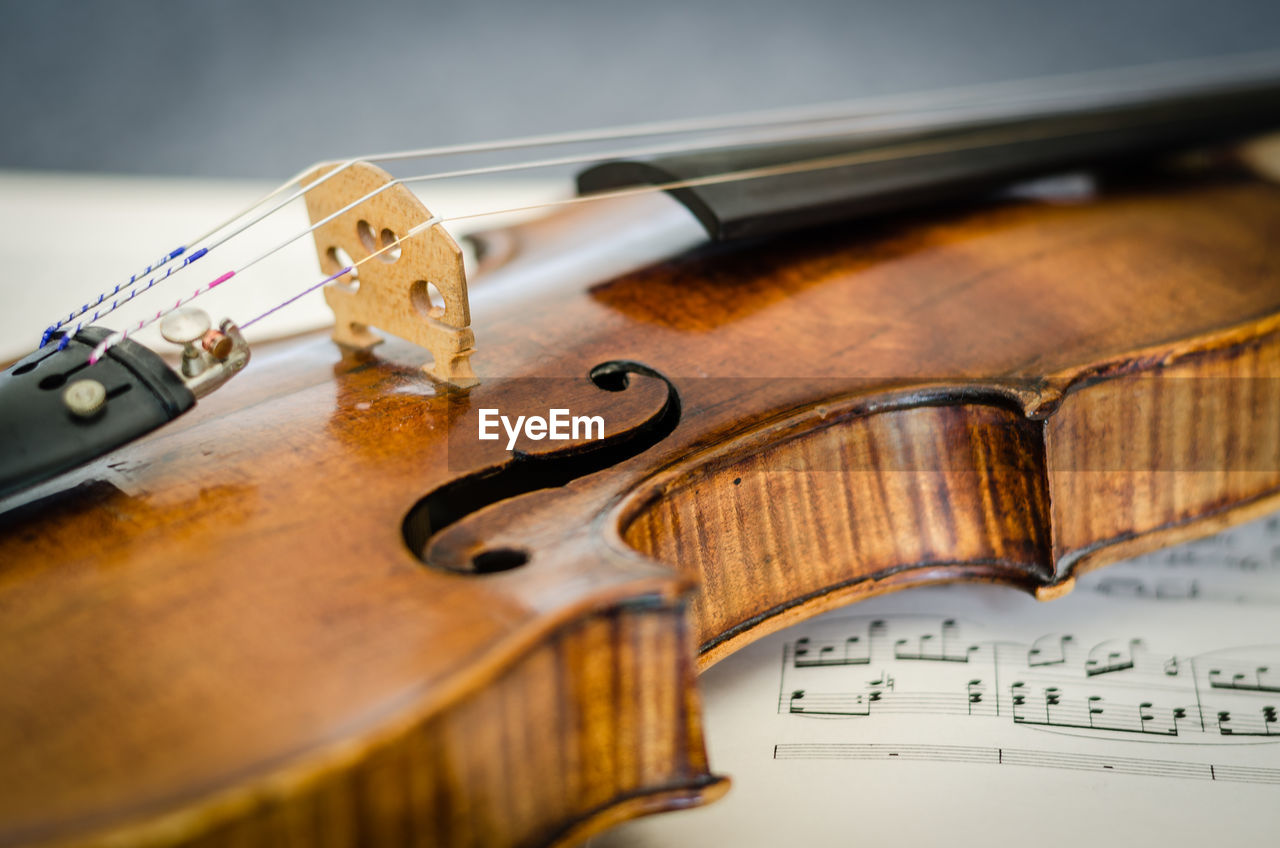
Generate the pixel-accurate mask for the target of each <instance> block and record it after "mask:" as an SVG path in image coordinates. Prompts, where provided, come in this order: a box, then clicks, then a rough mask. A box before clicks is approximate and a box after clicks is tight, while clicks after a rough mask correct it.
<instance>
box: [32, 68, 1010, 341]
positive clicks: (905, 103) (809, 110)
mask: <svg viewBox="0 0 1280 848" xmlns="http://www.w3.org/2000/svg"><path fill="white" fill-rule="evenodd" d="M1027 84H1029V81H1021V80H1020V81H1009V82H1005V83H993V84H984V85H979V86H965V87H954V88H951V89H941V90H935V91H931V92H922V93H920V94H917V95H914V96H913V95H894V96H890V97H883V98H871V99H867V100H860V101H843V102H842V103H833V104H817V105H813V106H807V107H796V108H795V109H793V110H775V111H772V112H760V113H744V114H743V115H741V116H724V117H720V118H711V119H702V120H688V121H670V122H662V123H652V124H637V125H632V126H630V127H621V128H615V129H608V130H586V131H575V132H569V133H557V134H548V135H541V136H528V137H524V138H517V139H508V140H504V141H497V142H486V143H474V144H457V145H448V146H440V147H431V148H420V149H416V150H402V151H394V152H389V153H379V154H373V155H371V156H363V157H357V158H352V159H348V160H346V161H345V162H342V163H340V164H339V165H338V166H337V167H335V168H332V169H330V170H329V171H328V172H326V173H325V174H323V175H322V176H320V177H318V178H317V179H315V180H313V181H311V182H309V183H306V184H305V185H302V186H301V187H300V188H299V189H297V190H296V191H295V192H293V193H292V194H290V195H289V196H288V197H286V198H284V199H283V200H281V201H279V202H278V203H276V204H275V205H274V206H272V207H271V208H270V209H268V210H266V211H265V212H262V213H260V214H259V215H257V216H255V217H252V218H250V220H248V221H246V222H244V223H243V224H242V225H241V226H239V227H237V228H236V229H234V230H232V231H231V232H229V233H226V234H225V235H223V236H222V237H221V238H220V239H218V240H217V241H215V242H213V243H212V244H208V245H205V246H203V247H201V248H200V249H198V250H195V251H193V252H191V253H190V254H187V253H186V251H187V249H188V248H187V246H186V245H182V246H179V247H177V248H175V249H174V250H171V251H170V252H169V253H167V254H166V255H165V256H163V257H161V258H160V259H159V260H157V261H156V262H154V263H152V264H150V265H147V266H146V267H145V268H143V269H142V271H140V272H138V273H136V274H134V275H132V276H131V277H130V278H129V280H128V281H127V282H125V283H122V284H118V285H116V286H115V287H114V288H112V289H110V290H109V291H104V292H102V293H100V294H99V295H98V297H97V298H96V299H93V300H90V301H89V302H87V303H85V304H83V305H82V306H81V307H80V308H79V309H78V310H73V311H72V312H70V313H69V314H68V316H67V317H66V318H62V319H59V320H58V321H56V322H55V323H53V324H51V325H49V326H48V327H47V328H46V329H45V331H44V334H43V335H42V337H41V340H40V346H41V347H43V346H44V345H45V344H47V343H48V341H49V338H50V337H51V336H52V335H53V334H54V333H56V332H58V331H59V330H61V329H62V328H64V327H66V326H68V325H69V324H70V323H71V322H72V321H74V320H75V319H76V318H79V317H80V316H82V315H85V314H86V313H88V312H89V311H90V310H91V309H94V308H95V307H98V306H101V305H102V304H103V302H105V301H106V299H107V298H108V297H111V298H112V301H111V303H110V304H109V305H108V306H107V307H106V308H105V309H97V310H95V311H94V314H93V315H92V316H91V317H89V318H88V319H85V320H82V321H80V322H79V323H78V324H77V325H76V327H75V328H74V329H73V330H71V331H69V332H67V333H66V334H64V336H65V337H64V338H63V339H62V341H61V343H60V347H66V345H67V343H68V342H69V341H70V337H72V336H74V335H75V334H76V333H78V332H80V331H81V330H82V329H84V327H85V326H86V325H87V324H92V323H93V322H94V321H97V320H99V319H100V318H103V317H106V316H107V315H109V314H111V313H112V312H115V311H116V310H117V309H119V308H120V307H122V306H125V305H127V304H128V303H129V302H130V301H131V300H133V298H135V297H137V296H138V295H139V294H142V293H145V292H146V291H148V290H150V289H151V288H153V287H154V286H156V285H157V284H159V283H162V282H164V281H165V280H167V279H169V277H171V276H172V275H173V274H174V273H176V272H179V271H182V270H184V269H185V268H187V267H189V266H190V265H191V264H193V263H194V262H196V261H197V260H199V259H201V258H203V257H204V256H206V255H207V254H208V253H210V252H211V251H213V250H214V249H216V248H218V247H220V246H222V245H223V244H226V243H227V242H228V241H230V240H232V239H234V238H235V237H237V236H239V235H241V234H243V233H244V232H246V231H247V230H249V229H250V228H252V227H254V226H256V225H257V224H259V223H261V222H262V221H263V220H265V219H266V218H269V217H271V216H272V215H274V214H275V213H276V212H279V211H280V210H281V209H283V208H284V207H286V206H288V205H289V204H290V203H292V202H293V201H295V200H297V199H299V198H300V197H303V196H305V195H306V194H307V193H308V192H310V191H311V190H312V189H314V188H317V187H319V186H320V185H322V184H324V183H325V182H327V181H329V180H330V179H332V178H333V177H336V176H337V175H338V174H340V173H341V172H343V171H345V170H347V169H348V168H350V167H352V166H353V165H355V164H356V163H357V162H369V163H375V164H376V163H379V162H392V161H406V160H411V159H427V158H434V157H443V156H453V155H460V154H468V153H480V152H495V151H503V150H510V149H517V148H530V147H544V146H556V145H568V144H577V143H587V142H591V141H599V140H621V139H625V138H639V137H645V136H655V135H675V134H680V133H686V134H688V133H695V132H708V131H711V130H714V129H717V128H727V129H735V128H737V129H745V130H751V129H759V128H769V127H780V128H786V127H787V126H788V121H789V122H790V125H801V124H804V123H826V122H840V121H844V122H847V121H851V120H857V119H860V118H861V119H865V118H870V117H875V116H879V115H892V114H899V113H906V112H909V111H912V110H913V109H914V110H915V111H926V110H929V109H931V108H933V109H942V110H955V109H957V108H961V107H962V105H977V104H980V103H981V102H982V98H979V99H978V100H975V101H972V102H971V103H963V101H962V102H961V103H957V102H956V101H955V100H953V99H951V97H947V96H946V95H948V94H950V95H952V96H955V95H960V94H963V93H966V92H967V93H970V94H972V93H980V94H985V95H987V96H988V99H995V97H994V95H995V92H997V91H998V90H1000V89H1002V88H1005V87H1012V86H1015V85H1017V86H1025V85H1027ZM915 100H920V101H921V105H920V106H914V105H913V102H914V101H915ZM929 101H933V102H929ZM940 101H945V102H940ZM881 102H884V103H886V104H887V105H885V106H882V107H880V108H878V109H871V108H865V107H867V106H870V105H872V104H875V103H881ZM846 104H855V105H862V106H863V107H864V108H862V109H861V110H854V111H846V112H843V113H841V112H840V111H839V109H840V107H841V106H843V105H846ZM1010 105H1012V104H1010ZM789 112H791V113H794V115H793V116H792V117H790V118H787V117H783V116H784V115H785V114H787V113H789ZM767 140H769V137H754V138H753V137H748V136H746V135H741V136H737V137H728V138H723V139H721V140H720V141H719V142H718V143H719V144H720V145H724V146H728V145H731V144H735V143H745V142H747V141H756V142H761V141H767ZM705 147H706V145H701V146H696V147H693V146H690V145H687V144H686V145H672V146H670V147H664V148H660V149H655V150H653V151H650V152H639V153H629V154H622V153H609V154H603V155H602V154H599V153H590V154H586V155H584V156H581V157H576V158H573V159H566V160H563V162H562V163H572V162H586V161H593V160H595V159H600V158H608V157H612V156H620V155H655V154H656V153H659V152H676V151H680V150H693V149H703V148H705ZM317 167H321V165H320V164H319V163H317V164H316V165H313V166H311V167H310V168H307V169H305V170H303V171H301V172H299V173H298V174H296V175H294V176H293V177H291V178H290V179H289V180H288V181H286V182H285V183H282V184H281V185H280V186H277V187H276V188H275V189H274V190H272V191H271V192H269V193H268V194H266V195H264V196H263V197H261V198H259V199H258V200H256V201H254V202H253V203H251V204H250V205H249V206H247V207H245V208H244V209H242V210H240V211H239V212H237V213H235V214H234V215H232V216H231V217H230V218H227V219H226V220H224V221H221V222H219V223H218V224H217V225H215V226H213V227H212V228H210V229H209V230H208V231H206V232H205V233H203V234H201V235H200V236H198V237H197V238H194V239H190V240H189V243H190V244H198V243H199V242H201V241H204V240H206V239H208V238H210V237H212V236H214V235H216V234H217V233H219V232H221V231H222V230H224V229H226V228H227V227H230V226H231V225H233V224H235V223H236V222H237V221H239V220H241V219H242V218H245V217H246V216H248V215H249V213H251V212H253V210H255V209H257V208H258V207H260V206H262V205H264V204H265V203H267V202H269V201H270V200H272V199H273V198H275V197H278V196H279V195H281V194H283V193H284V192H285V191H287V190H288V188H289V187H290V186H292V185H294V184H297V183H298V182H300V181H301V180H302V178H303V177H305V176H306V175H307V174H308V173H312V172H313V171H314V170H315V169H316V168H317ZM527 167H542V166H540V165H537V164H533V165H527V164H516V165H514V166H511V167H510V168H509V170H520V169H522V168H527ZM503 170H507V169H503V168H496V169H494V170H490V171H484V172H477V173H500V172H501V171H503ZM462 175H466V174H462V173H444V174H440V175H439V178H446V177H453V176H462ZM415 179H426V177H422V178H415ZM384 188H385V187H384ZM368 198H369V196H368V195H366V196H365V197H364V198H361V200H367V199H368ZM178 257H183V262H182V264H181V265H179V266H178V267H176V268H169V269H168V270H167V271H166V273H165V274H163V275H161V276H156V277H152V278H151V279H149V280H147V281H146V285H144V286H143V287H142V288H141V289H134V288H133V286H135V285H136V284H137V283H138V282H139V281H140V280H141V279H142V278H143V277H145V276H146V275H147V274H150V273H152V272H153V271H157V270H159V269H160V268H162V267H164V266H166V265H168V264H169V263H170V262H172V261H173V260H174V259H177V258H178ZM130 290H132V291H130ZM126 291H127V292H129V294H127V295H126V296H125V297H119V295H120V293H121V292H126Z"/></svg>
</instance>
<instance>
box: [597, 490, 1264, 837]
mask: <svg viewBox="0 0 1280 848" xmlns="http://www.w3.org/2000/svg"><path fill="white" fill-rule="evenodd" d="M703 691H704V703H705V708H706V724H707V734H708V744H709V747H710V753H711V761H712V766H713V768H714V769H715V770H716V771H717V772H720V773H724V774H728V775H731V776H732V777H733V779H734V784H733V788H732V789H731V791H730V792H729V794H728V796H727V797H726V798H725V799H723V800H722V801H719V802H717V803H715V804H712V805H710V806H708V807H705V808H702V809H698V810H692V811H688V812H681V813H675V814H670V815H666V816H657V817H651V818H649V819H644V820H640V821H637V822H633V823H630V824H628V825H626V826H624V827H622V828H620V829H618V830H616V831H614V832H613V833H611V834H608V835H606V836H604V837H600V838H598V839H596V840H594V841H593V842H592V845H593V846H610V848H623V846H656V845H663V846H667V845H711V844H731V845H741V846H766V845H768V846H777V845H780V844H800V843H803V844H805V845H814V846H817V845H822V846H825V845H853V844H875V845H918V844H923V845H933V844H942V843H944V842H945V843H946V844H949V845H954V844H961V845H967V844H1001V843H1005V844H1011V843H1012V844H1016V843H1017V842H1031V843H1034V844H1035V845H1036V846H1037V848H1040V846H1053V845H1064V846H1065V845H1071V846H1074V848H1078V847H1079V846H1080V845H1089V844H1113V843H1120V842H1122V841H1124V842H1127V843H1129V844H1137V845H1149V844H1159V845H1161V846H1178V845H1198V846H1203V845H1206V844H1212V845H1218V844H1268V845H1269V844H1275V843H1276V841H1277V839H1278V838H1280V723H1278V721H1277V709H1280V515H1275V516H1272V517H1270V518H1267V519H1263V520H1261V521H1258V522H1255V523H1253V524H1249V525H1246V526H1243V527H1239V528H1236V529H1234V530H1232V531H1229V532H1227V533H1224V534H1221V535H1219V536H1215V537H1212V538H1210V539H1205V540H1202V541H1199V542H1195V543H1191V544H1188V545H1184V546H1181V547H1178V548H1173V549H1170V550H1166V551H1162V552H1157V553H1154V554H1149V555H1147V556H1144V557H1140V558H1138V559H1135V560H1131V561H1128V562H1125V563H1120V564H1116V565H1113V566H1109V567H1107V568H1105V569H1102V570H1101V571H1097V572H1094V573H1093V574H1089V575H1085V576H1083V577H1082V578H1081V579H1080V581H1079V584H1078V586H1077V587H1076V590H1075V591H1074V592H1073V593H1072V594H1071V595H1069V596H1068V597H1066V598H1063V599H1061V600H1058V601H1053V602H1050V603H1039V602H1037V601H1035V600H1033V599H1031V598H1030V597H1028V596H1026V595H1023V594H1021V593H1018V592H1016V591H1013V590H1010V589H1004V588H1000V587H993V586H962V585H961V586H947V587H935V588H929V589H918V590H908V591H906V592H900V593H897V594H894V595H889V596H885V597H881V598H875V599H872V600H870V601H865V602H862V603H859V604H855V605H853V606H851V607H848V608H846V609H844V610H840V611H836V612H834V613H831V614H828V615H826V616H824V617H822V618H819V619H816V620H814V621H811V622H807V623H803V624H800V625H797V626H795V627H793V628H790V629H788V630H786V631H783V632H781V633H777V634H774V635H773V636H771V637H768V638H766V639H764V640H762V641H760V642H758V643H756V644H754V645H752V646H749V647H748V648H746V649H744V650H743V651H741V652H740V653H739V654H737V655H734V656H732V657H730V658H729V659H727V660H725V661H723V662H722V663H721V664H720V665H718V666H717V667H715V668H713V669H711V671H709V672H708V673H707V675H706V676H705V677H704V679H703Z"/></svg>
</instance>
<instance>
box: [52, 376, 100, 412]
mask: <svg viewBox="0 0 1280 848" xmlns="http://www.w3.org/2000/svg"><path fill="white" fill-rule="evenodd" d="M62 402H63V403H65V404H66V405H67V409H69V410H70V411H71V414H72V415H74V416H76V417H77V418H92V417H93V416H95V415H97V414H98V413H99V412H101V411H102V407H104V406H105V405H106V403H107V390H106V389H105V388H104V387H103V385H102V384H101V383H99V382H98V381H97V380H76V381H75V382H74V383H72V384H71V385H69V386H67V388H66V391H64V392H63V393H62Z"/></svg>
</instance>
